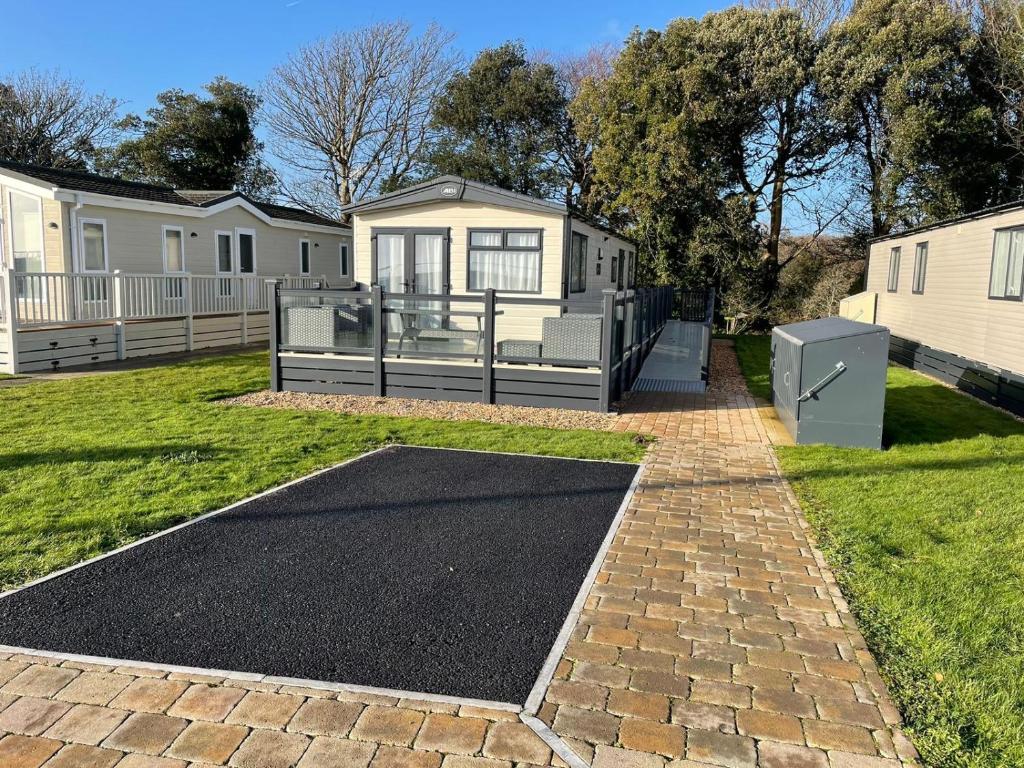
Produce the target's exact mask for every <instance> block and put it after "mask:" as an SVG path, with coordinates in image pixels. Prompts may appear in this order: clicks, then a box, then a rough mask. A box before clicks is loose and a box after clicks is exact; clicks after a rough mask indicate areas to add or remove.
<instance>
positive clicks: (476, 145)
mask: <svg viewBox="0 0 1024 768" xmlns="http://www.w3.org/2000/svg"><path fill="white" fill-rule="evenodd" d="M565 109H566V99H565V96H564V95H563V94H562V91H561V89H560V88H559V82H558V76H557V73H556V71H555V68H554V67H553V66H552V65H550V64H547V63H544V62H536V61H529V60H528V59H527V57H526V51H525V49H524V48H523V45H522V44H521V43H505V44H504V45H501V46H499V47H497V48H491V49H487V50H484V51H482V52H481V53H480V54H479V55H478V56H477V58H476V59H475V60H474V61H473V63H472V65H471V66H470V67H469V69H468V70H467V71H466V72H460V73H458V74H456V75H455V76H454V77H453V78H452V79H451V80H450V81H449V83H448V84H447V86H446V88H445V90H444V93H443V94H442V96H441V98H440V99H439V100H438V103H437V108H436V111H435V113H434V119H433V127H434V128H435V129H436V130H437V132H438V138H437V139H436V141H435V142H434V144H433V146H432V148H431V151H430V155H429V162H428V169H429V171H430V172H432V173H453V174H457V175H460V176H466V177H468V178H472V179H475V180H477V181H481V182H485V183H487V184H494V185H497V186H499V187H504V188H506V189H510V190H512V191H514V192H520V193H522V194H526V195H536V196H539V197H548V196H550V195H552V194H553V193H554V192H555V191H556V190H558V191H560V190H561V189H562V188H563V182H562V179H561V176H560V174H559V171H558V168H557V167H556V152H557V147H558V136H559V131H560V128H562V126H563V121H564V117H565Z"/></svg>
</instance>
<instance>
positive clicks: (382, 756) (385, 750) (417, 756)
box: [370, 746, 441, 768]
mask: <svg viewBox="0 0 1024 768" xmlns="http://www.w3.org/2000/svg"><path fill="white" fill-rule="evenodd" d="M370 765H371V767H372V768H438V767H439V766H440V765H441V755H439V754H437V753H436V752H416V751H414V750H411V749H406V748H405V747H391V746H383V747H381V748H380V749H378V750H377V754H376V755H374V757H373V761H372V762H371V763H370Z"/></svg>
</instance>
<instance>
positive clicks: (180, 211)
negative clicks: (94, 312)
mask: <svg viewBox="0 0 1024 768" xmlns="http://www.w3.org/2000/svg"><path fill="white" fill-rule="evenodd" d="M58 194H59V195H60V197H59V199H61V200H69V201H75V200H76V199H79V200H81V202H82V204H83V205H96V206H100V207H103V208H120V209H124V210H129V211H149V212H155V213H166V214H170V215H173V216H189V217H191V218H194V219H205V218H206V217H208V216H212V215H214V214H217V213H220V212H221V211H225V210H227V209H229V208H235V207H239V208H242V209H244V210H246V211H248V212H249V213H251V214H252V215H253V216H255V217H256V218H257V219H259V220H260V221H262V222H263V223H264V224H267V225H268V226H271V227H279V228H282V229H296V230H299V231H302V232H324V233H327V234H332V235H340V236H346V235H351V233H352V230H351V228H350V227H343V226H341V225H338V226H337V227H328V226H325V225H323V224H308V223H306V222H302V221H291V220H289V219H275V218H272V217H270V216H267V214H265V213H264V212H263V211H261V210H260V209H259V208H257V207H256V206H254V205H252V204H251V203H249V202H248V201H247V200H243V199H242V198H237V197H236V198H232V199H230V200H225V201H224V202H222V203H218V204H217V205H211V206H210V207H208V208H201V207H199V206H193V205H177V204H175V203H160V202H156V201H153V200H137V199H135V198H130V197H115V196H113V195H97V194H95V193H93V192H79V193H77V194H78V197H77V198H76V196H75V195H76V193H75V192H72V191H70V190H59V191H58ZM65 195H66V197H65Z"/></svg>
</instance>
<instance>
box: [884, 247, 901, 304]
mask: <svg viewBox="0 0 1024 768" xmlns="http://www.w3.org/2000/svg"><path fill="white" fill-rule="evenodd" d="M902 266H903V247H902V246H899V245H895V246H893V247H892V248H890V249H889V273H888V276H887V277H886V283H885V291H886V293H897V292H898V291H899V289H900V269H901V268H902Z"/></svg>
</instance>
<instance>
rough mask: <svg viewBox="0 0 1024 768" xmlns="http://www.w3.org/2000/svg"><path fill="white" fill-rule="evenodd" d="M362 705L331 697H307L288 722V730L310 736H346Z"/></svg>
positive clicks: (361, 709)
mask: <svg viewBox="0 0 1024 768" xmlns="http://www.w3.org/2000/svg"><path fill="white" fill-rule="evenodd" d="M362 711H363V705H362V704H359V703H357V702H353V701H334V700H333V699H307V700H306V703H305V704H303V705H302V706H301V707H299V710H298V712H296V713H295V716H294V717H293V718H292V719H291V722H289V723H288V730H289V731H296V732H299V733H307V734H309V735H311V736H334V737H338V738H342V737H344V736H347V735H348V733H349V731H351V730H352V726H353V725H355V723H356V719H357V718H358V717H359V714H360V713H361V712H362Z"/></svg>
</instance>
